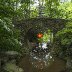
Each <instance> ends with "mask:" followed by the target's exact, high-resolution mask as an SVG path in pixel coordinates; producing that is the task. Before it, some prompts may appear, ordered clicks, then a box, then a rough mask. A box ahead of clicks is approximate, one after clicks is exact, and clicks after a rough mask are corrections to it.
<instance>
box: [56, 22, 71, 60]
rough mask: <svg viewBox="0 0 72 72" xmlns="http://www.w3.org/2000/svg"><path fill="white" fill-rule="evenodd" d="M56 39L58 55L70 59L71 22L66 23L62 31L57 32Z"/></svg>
mask: <svg viewBox="0 0 72 72" xmlns="http://www.w3.org/2000/svg"><path fill="white" fill-rule="evenodd" d="M56 38H58V39H59V41H60V43H61V44H60V51H59V52H60V53H62V57H64V58H66V57H70V58H71V59H72V57H71V55H72V22H68V23H67V24H66V26H65V28H63V29H62V30H60V31H58V33H57V34H56Z"/></svg>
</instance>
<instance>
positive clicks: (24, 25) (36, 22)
mask: <svg viewBox="0 0 72 72" xmlns="http://www.w3.org/2000/svg"><path fill="white" fill-rule="evenodd" d="M66 22H67V20H64V19H50V18H32V19H26V20H23V21H20V22H17V25H16V27H17V28H19V29H20V30H21V41H22V43H23V46H24V47H27V46H28V47H30V44H29V40H28V35H27V34H28V31H30V29H37V28H38V29H39V28H40V29H42V30H43V31H45V30H46V29H50V30H51V31H52V33H53V38H54V43H55V34H56V33H57V32H58V31H59V30H61V29H63V28H64V26H65V24H66ZM34 31H35V30H34Z"/></svg>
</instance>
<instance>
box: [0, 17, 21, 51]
mask: <svg viewBox="0 0 72 72" xmlns="http://www.w3.org/2000/svg"><path fill="white" fill-rule="evenodd" d="M18 33H19V31H18V30H17V31H16V29H14V25H13V24H12V22H11V20H10V19H9V18H3V19H0V50H1V51H6V50H16V51H19V50H20V46H21V43H20V42H19V41H18V38H19V36H18Z"/></svg>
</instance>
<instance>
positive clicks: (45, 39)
mask: <svg viewBox="0 0 72 72" xmlns="http://www.w3.org/2000/svg"><path fill="white" fill-rule="evenodd" d="M50 39H51V31H50V30H48V31H47V32H44V33H43V37H42V38H39V39H38V40H39V41H40V42H48V40H50Z"/></svg>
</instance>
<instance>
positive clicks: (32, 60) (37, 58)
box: [19, 52, 65, 72]
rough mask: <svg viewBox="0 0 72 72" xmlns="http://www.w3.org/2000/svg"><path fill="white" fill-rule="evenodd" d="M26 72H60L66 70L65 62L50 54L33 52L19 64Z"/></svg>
mask: <svg viewBox="0 0 72 72" xmlns="http://www.w3.org/2000/svg"><path fill="white" fill-rule="evenodd" d="M19 66H20V67H21V68H23V69H24V72H60V71H62V70H63V69H64V68H65V62H64V61H63V60H61V59H59V58H56V57H52V56H51V54H50V52H49V53H48V52H36V53H34V52H31V53H30V55H26V56H25V57H24V58H22V59H21V60H20V62H19Z"/></svg>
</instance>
